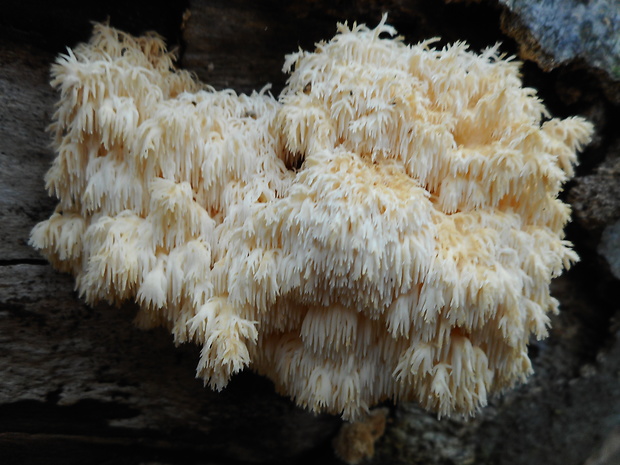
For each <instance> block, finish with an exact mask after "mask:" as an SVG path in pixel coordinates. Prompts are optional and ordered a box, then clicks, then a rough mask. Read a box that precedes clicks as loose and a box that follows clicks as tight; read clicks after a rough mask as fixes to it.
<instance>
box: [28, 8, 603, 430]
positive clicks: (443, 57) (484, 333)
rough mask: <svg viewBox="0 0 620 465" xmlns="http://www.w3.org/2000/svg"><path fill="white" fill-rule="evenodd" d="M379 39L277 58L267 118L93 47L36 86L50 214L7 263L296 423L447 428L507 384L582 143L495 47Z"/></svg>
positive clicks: (551, 265) (542, 311)
mask: <svg viewBox="0 0 620 465" xmlns="http://www.w3.org/2000/svg"><path fill="white" fill-rule="evenodd" d="M394 34H395V31H394V30H393V28H391V27H390V26H387V25H386V24H385V18H384V20H383V21H382V22H381V23H380V24H379V25H378V27H377V28H375V29H369V28H367V27H365V26H358V25H354V26H353V27H352V28H349V27H347V26H346V25H339V26H338V33H337V35H336V36H335V37H334V38H333V39H332V40H331V41H329V42H323V43H320V44H318V45H317V48H316V50H315V51H314V52H304V51H300V52H298V53H295V54H292V55H289V56H288V57H287V58H286V64H285V70H286V71H288V72H290V78H289V80H288V83H287V86H286V87H285V89H284V90H283V91H282V93H281V95H280V96H279V98H278V99H275V98H273V97H272V96H271V95H269V94H267V93H265V92H259V93H252V94H251V95H237V94H236V93H234V92H233V91H231V90H225V91H215V90H214V89H212V88H210V87H208V86H206V85H203V84H201V83H199V82H197V81H196V80H195V78H194V77H193V76H192V75H191V74H190V73H188V72H186V71H182V70H176V69H175V68H174V65H173V59H174V56H173V55H172V54H170V53H169V52H167V51H166V50H165V46H164V43H163V42H162V40H161V39H160V38H159V37H157V36H155V35H147V36H145V37H141V38H134V37H132V36H130V35H128V34H125V33H122V32H120V31H117V30H114V29H112V28H110V27H107V26H104V25H97V26H95V30H94V34H93V37H92V39H91V40H90V42H89V43H87V44H82V45H79V46H78V47H76V48H75V49H74V50H73V51H69V52H68V54H66V55H63V56H61V57H60V58H59V59H58V61H57V63H56V64H55V65H54V67H53V70H52V75H53V80H52V85H53V86H54V87H55V88H56V89H58V91H59V94H60V98H59V103H58V108H57V111H56V114H55V116H54V123H53V125H52V130H53V132H54V134H55V147H56V151H57V157H56V159H55V160H54V163H53V165H52V167H51V169H50V170H49V172H48V174H47V177H46V185H47V188H48V190H49V193H50V195H54V196H56V197H58V199H59V204H58V207H57V209H56V212H55V213H54V214H53V215H52V216H51V218H50V219H49V220H47V221H44V222H42V223H40V224H38V225H37V226H36V227H35V228H34V230H33V231H32V235H31V243H32V245H33V246H34V247H36V248H38V249H40V251H41V253H43V254H44V255H45V256H46V257H47V258H48V259H49V260H50V261H51V263H52V264H54V266H56V267H57V268H58V269H60V270H62V271H67V272H71V273H73V274H74V275H75V277H76V280H77V287H78V289H79V291H80V293H81V295H82V296H83V297H84V298H85V299H86V301H87V302H88V303H89V304H93V303H95V302H97V301H100V300H104V301H108V302H113V303H120V302H122V301H125V300H134V301H136V302H137V303H138V304H139V305H140V312H139V314H138V316H137V322H138V323H139V325H140V326H143V327H151V326H155V325H164V326H166V327H168V328H169V329H170V330H171V331H172V333H173V334H174V336H175V340H176V341H177V342H185V341H189V340H192V341H195V342H196V343H198V344H201V345H202V346H203V349H202V353H201V359H200V362H199V365H198V374H199V376H201V377H202V378H204V380H205V382H206V383H208V384H209V385H210V386H211V387H212V388H215V389H218V390H219V389H222V388H223V387H224V386H226V384H227V382H228V380H229V379H230V377H231V376H232V375H233V374H234V373H236V372H238V371H240V370H242V369H244V368H245V367H249V368H250V369H252V370H255V371H257V372H259V373H262V374H264V375H265V376H267V377H269V378H270V379H272V380H273V381H274V383H275V384H276V386H277V388H278V390H279V391H280V392H282V393H284V394H286V395H288V396H290V397H292V398H293V399H294V400H295V402H296V403H297V404H299V405H302V406H305V407H308V408H310V409H311V410H313V411H327V412H332V413H339V414H342V415H343V417H344V418H348V419H354V418H356V417H359V416H360V415H361V414H363V413H364V412H366V411H367V409H368V408H369V407H370V406H372V405H374V404H376V403H378V402H380V401H382V400H384V399H387V398H392V399H394V400H397V401H417V402H419V403H420V404H421V405H422V406H423V407H425V408H427V409H429V410H432V411H435V412H437V413H438V414H440V415H450V414H454V413H461V414H471V413H473V412H475V411H476V410H477V409H478V408H479V407H481V406H483V405H485V403H486V402H487V397H488V395H489V394H490V393H493V392H497V391H501V390H503V389H505V388H508V387H510V386H512V385H514V384H515V383H516V382H519V381H523V380H524V379H525V377H526V376H527V375H528V374H529V373H530V372H531V365H530V361H529V359H528V356H527V347H526V345H527V342H528V339H529V338H530V336H531V335H534V336H536V337H538V338H543V337H545V336H546V335H547V327H548V324H549V318H548V314H549V313H550V312H554V311H556V310H557V306H558V303H557V301H556V300H555V299H554V298H553V297H551V296H550V294H549V283H550V280H551V278H552V277H554V276H557V275H558V274H560V273H561V272H562V270H563V269H564V268H566V267H568V266H569V265H570V264H571V262H574V261H575V260H577V256H576V254H575V253H574V252H573V251H572V250H571V244H570V243H568V242H566V241H565V240H563V227H564V225H565V223H566V222H567V221H568V219H569V207H568V206H567V205H565V204H563V203H562V202H561V201H560V200H558V198H557V197H558V193H559V192H560V190H561V188H562V184H563V183H564V182H565V181H566V180H567V179H569V178H570V177H571V176H572V175H573V169H572V166H573V164H574V163H575V160H576V152H577V151H578V150H579V149H581V148H582V147H583V145H584V144H586V143H587V142H588V141H589V139H590V136H591V133H592V126H591V125H590V124H589V123H588V122H586V121H584V120H583V119H580V118H569V119H565V120H559V119H550V116H549V115H548V114H547V111H546V110H545V107H544V106H543V104H542V103H541V102H540V100H538V99H537V97H536V94H535V91H534V90H532V89H528V88H523V87H522V84H521V81H520V78H519V68H518V63H516V62H514V61H511V60H510V59H505V58H504V57H502V56H500V55H499V53H498V50H497V48H496V47H494V48H490V49H488V50H486V51H484V52H483V53H482V54H480V55H477V54H475V53H472V52H469V51H468V50H467V46H466V45H465V44H463V43H457V44H454V45H451V46H448V47H445V48H443V49H441V50H439V49H435V48H432V47H431V41H428V42H423V43H420V44H417V45H413V46H408V45H405V44H404V43H403V42H402V39H399V38H389V37H388V38H384V36H386V35H387V36H394Z"/></svg>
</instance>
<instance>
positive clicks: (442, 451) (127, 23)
mask: <svg viewBox="0 0 620 465" xmlns="http://www.w3.org/2000/svg"><path fill="white" fill-rule="evenodd" d="M8 3H9V4H8V5H5V6H4V7H3V10H4V11H3V15H4V18H3V19H0V26H2V28H1V29H2V33H1V35H0V167H1V169H0V192H1V195H0V213H1V218H2V221H1V222H0V228H1V229H2V236H1V237H2V241H1V243H0V252H1V253H0V265H2V266H1V267H0V354H2V356H1V357H0V463H2V464H5V463H6V464H17V463H29V464H33V463H45V464H52V463H62V464H70V463H115V464H118V463H121V464H122V463H127V464H130V463H166V464H177V463H178V464H180V463H183V464H187V463H200V464H215V463H221V464H224V463H315V462H318V461H321V462H322V463H338V459H336V458H335V457H334V456H333V453H332V449H331V440H332V439H333V438H334V437H335V435H336V433H337V430H338V428H339V426H340V420H339V419H338V418H335V417H331V416H315V415H312V414H310V413H308V412H305V411H303V410H300V409H298V408H296V407H294V406H293V405H292V403H291V402H290V401H289V400H288V399H285V398H282V397H280V396H278V395H276V394H275V393H274V392H273V387H272V385H271V383H270V382H269V381H267V380H265V379H262V378H260V377H258V376H255V375H253V374H251V373H244V374H241V375H239V376H237V377H235V378H234V379H233V381H232V382H231V384H230V385H229V386H228V387H227V388H226V389H225V390H224V391H223V392H221V393H215V392H212V391H211V390H209V389H208V388H203V386H202V383H201V382H200V381H197V380H195V379H194V370H195V364H196V361H197V354H198V349H197V348H196V347H193V346H183V347H180V348H175V347H174V346H173V344H172V338H171V336H170V335H169V334H167V333H166V332H165V331H158V330H155V331H149V332H142V331H139V330H137V329H136V328H135V327H133V325H132V318H133V315H134V313H135V308H133V307H132V306H131V305H126V306H123V307H122V308H112V307H108V306H105V305H99V306H97V307H96V308H89V307H87V306H86V305H84V304H83V302H82V301H80V299H79V297H78V296H77V295H76V294H75V292H73V280H72V278H71V277H70V276H66V275H62V274H59V273H57V272H55V271H54V270H52V269H51V267H50V266H49V265H48V264H47V263H46V262H45V261H44V260H42V259H41V258H40V257H39V256H38V255H37V254H36V253H35V252H34V251H33V250H31V249H30V247H28V245H27V238H28V234H29V231H30V229H31V228H32V227H33V226H34V224H36V222H38V221H40V220H42V219H44V218H46V217H48V216H49V214H50V213H51V211H52V210H53V208H54V205H55V201H54V200H53V199H50V198H48V196H47V194H46V192H45V190H44V186H43V175H44V173H45V171H46V170H47V168H48V166H49V164H50V162H51V160H52V158H53V157H54V154H53V153H52V152H51V150H50V149H49V148H48V142H49V138H48V135H47V134H46V132H45V127H46V126H47V124H48V123H49V121H50V117H51V114H52V112H53V111H54V101H55V95H54V92H53V91H52V90H51V88H50V87H49V85H48V79H49V78H48V72H49V65H50V63H51V62H52V61H53V60H54V58H55V55H56V54H57V53H58V52H61V51H62V50H63V47H64V46H65V45H67V46H71V45H74V44H75V43H76V42H77V41H80V40H85V39H86V38H87V37H88V33H89V29H90V26H89V21H91V20H104V19H105V18H106V17H108V16H109V18H110V21H111V23H112V24H113V25H117V26H118V27H121V28H123V29H127V30H129V31H130V32H133V33H138V32H140V31H142V30H145V29H153V28H154V29H156V30H158V31H160V32H161V33H162V34H165V35H166V37H167V38H168V39H169V41H170V42H171V43H172V44H174V43H178V44H180V48H181V52H182V61H181V63H182V65H183V66H184V67H187V68H189V69H192V70H195V71H196V72H197V73H198V75H199V76H200V77H201V79H203V80H206V81H208V82H210V83H212V84H213V85H214V86H215V87H216V88H223V87H232V88H234V89H236V90H238V91H244V92H247V91H250V90H252V89H260V88H261V87H262V86H263V85H265V84H266V83H268V82H271V83H273V93H274V94H277V93H278V92H279V90H280V88H281V87H282V85H283V82H284V79H285V77H284V76H283V75H282V74H281V73H280V69H281V66H282V63H283V58H284V54H285V53H287V52H291V51H294V50H296V49H297V47H298V46H302V47H304V48H310V47H312V44H313V43H314V42H316V41H317V40H320V39H328V38H330V37H331V36H332V35H333V33H334V32H335V23H336V22H337V21H343V20H346V19H349V20H350V21H353V20H358V21H365V22H367V23H368V24H370V25H374V24H375V23H376V22H378V20H379V18H380V16H381V13H382V12H383V11H388V12H389V13H390V18H391V19H392V21H391V22H392V23H393V24H395V26H397V28H398V30H399V32H400V33H401V34H403V35H405V37H406V38H407V40H408V41H410V42H415V41H417V40H420V39H423V38H427V37H430V36H433V35H442V36H444V37H446V38H447V39H448V40H450V41H452V40H457V39H466V40H468V41H470V42H472V43H473V45H474V46H475V47H482V46H484V45H491V44H493V43H494V42H495V41H496V40H503V41H505V42H506V45H505V49H506V50H507V51H508V52H515V51H516V50H517V47H516V44H514V43H512V42H511V41H510V39H509V38H507V37H505V36H503V35H502V32H501V30H500V22H501V21H500V16H501V15H502V14H505V10H502V9H501V8H500V7H498V6H496V5H495V4H494V3H489V4H484V3H483V4H469V3H463V4H446V5H444V4H443V3H441V2H436V1H433V2H429V1H421V0H411V1H404V0H402V1H398V0H392V1H390V2H388V3H382V2H376V1H371V0H367V1H364V2H359V3H358V2H351V1H342V2H340V1H337V2H326V1H323V0H315V1H306V2H294V3H291V4H289V3H288V2H279V1H275V0H274V1H263V2H242V1H227V2H224V1H196V2H192V3H191V4H187V5H180V4H175V5H172V4H173V3H175V2H168V3H166V2H163V1H162V2H156V3H153V2H138V3H134V4H132V5H125V4H122V3H121V2H117V3H114V2H113V3H112V4H110V5H107V6H103V5H98V6H93V7H86V6H79V5H78V4H77V3H75V4H72V3H69V2H64V3H63V2H61V4H60V5H52V4H48V2H34V1H31V2H27V1H26V2H24V1H22V2H17V1H10V2H8ZM186 7H187V8H189V11H190V12H191V15H190V16H189V17H188V16H187V15H185V19H184V17H183V12H184V11H185V8H186ZM69 13H71V15H69ZM181 37H183V38H184V42H182V43H181V42H179V41H180V39H181ZM599 78H600V73H598V72H597V73H593V72H591V71H589V70H588V69H585V68H582V69H578V68H576V67H568V66H565V67H563V68H561V69H556V70H555V71H552V72H550V73H548V74H545V73H543V72H541V71H540V70H538V68H537V67H536V65H534V64H532V63H528V64H526V65H525V66H524V79H525V81H526V83H527V84H528V85H532V86H536V87H537V88H538V89H539V90H540V93H541V95H542V97H543V99H544V100H545V102H546V103H547V104H548V105H549V107H550V108H551V111H552V112H554V113H555V114H557V115H559V116H564V115H568V114H576V113H581V114H583V115H584V116H586V117H588V118H590V119H591V120H593V122H595V124H597V128H598V133H597V137H596V139H595V141H594V142H593V144H592V147H591V148H590V149H589V150H588V151H587V152H586V153H584V154H583V156H582V168H581V169H580V171H579V173H578V177H577V179H576V180H575V181H574V182H573V183H571V184H570V185H569V186H567V198H568V199H569V200H570V201H571V203H573V205H574V208H575V222H574V224H573V225H572V226H571V227H570V228H569V239H571V240H573V241H574V242H575V243H576V246H577V250H578V252H579V254H580V255H581V257H582V263H581V264H579V265H577V266H576V267H575V268H574V269H573V270H572V271H570V272H569V273H568V274H566V275H565V276H563V277H562V278H560V279H558V280H556V282H555V283H554V284H553V293H554V295H555V296H556V297H558V298H559V299H560V301H561V305H562V313H561V314H560V315H559V316H558V317H556V318H555V319H554V322H553V325H554V326H553V329H552V331H551V335H550V338H549V339H548V340H547V341H544V342H542V343H533V344H532V346H531V357H532V359H533V362H534V366H535V369H536V374H535V375H534V376H533V377H532V379H531V380H530V382H529V383H528V384H527V385H525V386H522V387H520V388H519V389H517V390H516V391H514V392H511V393H507V394H506V395H505V396H503V397H501V398H498V399H495V400H493V401H492V403H491V405H490V406H489V407H488V408H486V409H485V410H484V411H483V412H481V413H480V415H478V416H477V417H476V418H474V419H469V420H459V419H454V420H441V421H438V420H437V419H436V418H434V417H433V416H432V415H429V414H427V413H424V412H422V411H421V410H420V409H419V408H417V407H416V406H415V405H397V406H390V410H391V413H390V420H389V422H388V426H387V430H386V433H385V435H384V436H383V438H381V439H380V440H379V442H378V443H377V444H376V455H375V458H374V463H403V464H405V463H407V464H415V463H425V464H432V463H448V464H468V463H469V464H471V463H475V464H505V465H516V464H522V463H523V464H525V463H546V464H564V465H568V464H571V465H572V464H581V463H584V461H585V460H587V459H588V458H590V461H589V462H588V463H589V465H592V464H594V463H601V464H603V463H605V464H611V463H615V462H612V460H614V459H613V453H614V452H613V451H614V440H616V441H617V438H618V434H617V431H616V428H619V427H620V388H619V387H618V373H620V344H619V342H618V336H619V334H620V333H619V327H618V325H617V317H618V316H619V315H620V313H619V305H618V299H617V298H616V297H617V296H618V291H617V281H616V280H615V278H614V277H613V275H612V273H611V272H610V269H609V266H608V263H607V261H606V260H605V259H604V258H603V257H602V256H600V255H599V254H598V252H597V247H599V243H600V240H601V237H606V238H607V237H610V236H609V234H607V235H605V231H607V230H608V229H607V228H610V227H611V226H613V225H614V224H615V223H616V222H617V221H618V220H619V219H620V199H618V198H617V195H616V194H617V192H618V190H617V187H618V185H620V163H619V162H618V160H619V159H620V157H619V156H618V152H619V149H620V142H619V138H618V134H616V133H615V132H614V129H613V125H612V121H613V117H614V116H615V117H617V116H618V107H616V106H614V104H613V103H610V102H609V101H608V99H607V97H606V95H610V93H609V86H610V82H609V81H606V82H605V83H604V84H605V86H604V87H605V89H603V86H602V85H601V84H600V80H599ZM611 85H613V82H612V83H611ZM605 186H607V187H605ZM606 240H610V239H606ZM605 250H607V249H605ZM606 439H607V442H605V440H606ZM610 451H611V452H610ZM605 454H607V455H605ZM597 460H598V461H597Z"/></svg>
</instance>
